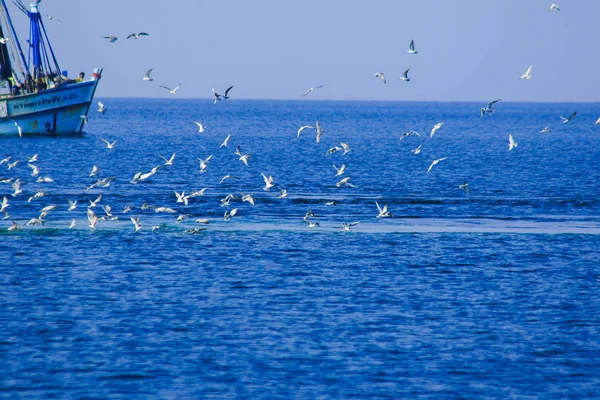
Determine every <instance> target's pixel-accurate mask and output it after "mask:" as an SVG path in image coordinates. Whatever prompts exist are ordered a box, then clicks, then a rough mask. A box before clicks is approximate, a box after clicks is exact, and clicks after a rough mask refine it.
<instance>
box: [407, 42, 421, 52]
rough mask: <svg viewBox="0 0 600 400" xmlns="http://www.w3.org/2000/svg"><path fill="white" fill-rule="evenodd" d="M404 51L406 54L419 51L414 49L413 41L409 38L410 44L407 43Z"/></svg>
mask: <svg viewBox="0 0 600 400" xmlns="http://www.w3.org/2000/svg"><path fill="white" fill-rule="evenodd" d="M406 52H407V53H408V54H419V52H418V51H417V50H415V41H414V40H411V41H410V44H409V45H408V50H406Z"/></svg>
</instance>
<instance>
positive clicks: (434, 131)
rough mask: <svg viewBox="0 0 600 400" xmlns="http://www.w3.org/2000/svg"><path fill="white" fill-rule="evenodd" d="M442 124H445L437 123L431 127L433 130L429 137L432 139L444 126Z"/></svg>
mask: <svg viewBox="0 0 600 400" xmlns="http://www.w3.org/2000/svg"><path fill="white" fill-rule="evenodd" d="M442 125H444V123H443V122H440V123H437V124H435V125H434V126H433V128H432V129H431V132H430V133H429V138H430V139H431V138H432V137H433V135H434V134H435V133H436V132H437V131H438V129H440V128H441V127H442Z"/></svg>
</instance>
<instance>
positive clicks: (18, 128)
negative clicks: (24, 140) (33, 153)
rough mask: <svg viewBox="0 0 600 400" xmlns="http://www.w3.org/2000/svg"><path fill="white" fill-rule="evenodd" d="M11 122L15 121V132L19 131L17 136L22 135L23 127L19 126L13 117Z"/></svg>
mask: <svg viewBox="0 0 600 400" xmlns="http://www.w3.org/2000/svg"><path fill="white" fill-rule="evenodd" d="M13 122H14V123H15V126H16V127H17V132H19V137H22V136H23V129H22V128H21V126H20V125H19V124H18V123H17V121H15V120H14V119H13Z"/></svg>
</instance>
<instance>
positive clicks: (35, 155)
mask: <svg viewBox="0 0 600 400" xmlns="http://www.w3.org/2000/svg"><path fill="white" fill-rule="evenodd" d="M37 160H38V153H35V154H34V155H33V156H31V157H29V160H27V162H28V163H29V164H32V163H34V162H36V161H37Z"/></svg>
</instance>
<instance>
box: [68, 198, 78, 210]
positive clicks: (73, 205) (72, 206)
mask: <svg viewBox="0 0 600 400" xmlns="http://www.w3.org/2000/svg"><path fill="white" fill-rule="evenodd" d="M76 208H77V200H75V201H72V200H69V208H68V211H73V210H75V209H76Z"/></svg>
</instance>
